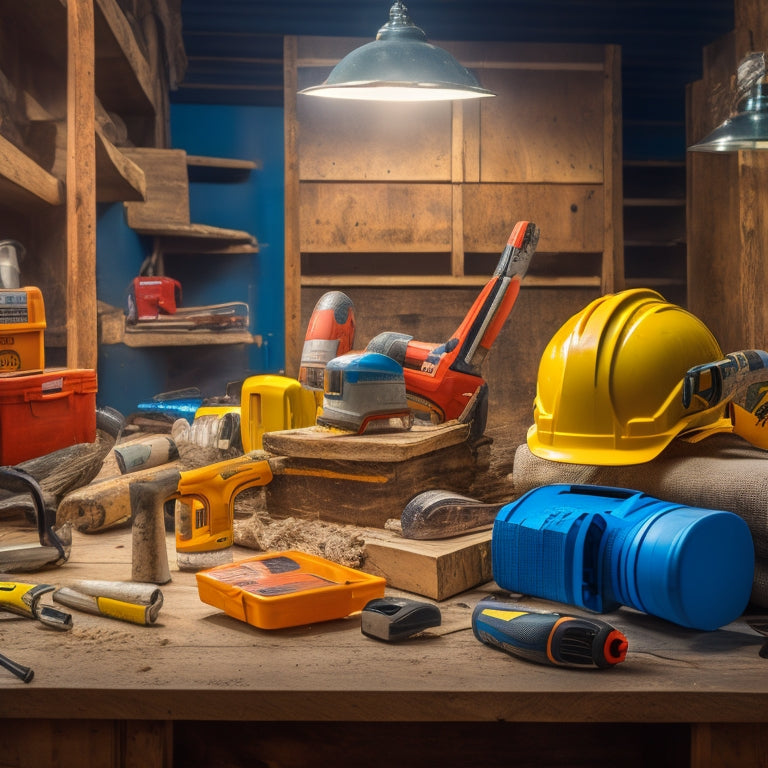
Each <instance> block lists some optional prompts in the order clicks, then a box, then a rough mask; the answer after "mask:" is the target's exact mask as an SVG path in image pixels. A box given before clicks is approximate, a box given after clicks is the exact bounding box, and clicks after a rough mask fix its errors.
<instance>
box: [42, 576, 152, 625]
mask: <svg viewBox="0 0 768 768" xmlns="http://www.w3.org/2000/svg"><path fill="white" fill-rule="evenodd" d="M53 599H54V601H55V602H57V603H61V604H62V605H66V606H68V607H69V608H77V609H78V610H81V611H85V612H86V613H92V614H96V615H100V616H108V617H109V618H112V619H120V620H122V621H130V622H131V623H133V624H145V625H146V624H154V623H155V621H156V620H157V615H158V613H159V612H160V608H161V607H162V605H163V593H162V592H161V591H160V590H159V589H158V588H157V587H155V586H154V585H151V586H150V585H146V584H133V583H131V582H112V581H81V582H79V583H78V584H77V585H76V586H75V587H60V588H59V589H57V590H56V591H55V592H54V593H53Z"/></svg>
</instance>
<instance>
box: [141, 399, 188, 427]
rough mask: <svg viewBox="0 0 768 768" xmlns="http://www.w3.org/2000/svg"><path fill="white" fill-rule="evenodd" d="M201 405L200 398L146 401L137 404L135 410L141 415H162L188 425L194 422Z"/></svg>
mask: <svg viewBox="0 0 768 768" xmlns="http://www.w3.org/2000/svg"><path fill="white" fill-rule="evenodd" d="M202 404H203V398H202V397H196V398H187V399H184V400H148V401H146V402H143V403H139V404H138V405H137V406H136V408H137V410H138V411H141V412H142V413H147V412H150V413H162V414H165V415H168V416H173V417H174V418H176V419H186V420H187V421H188V422H189V423H190V424H191V423H192V422H193V421H194V418H195V414H196V413H197V409H198V408H199V407H200V406H201V405H202Z"/></svg>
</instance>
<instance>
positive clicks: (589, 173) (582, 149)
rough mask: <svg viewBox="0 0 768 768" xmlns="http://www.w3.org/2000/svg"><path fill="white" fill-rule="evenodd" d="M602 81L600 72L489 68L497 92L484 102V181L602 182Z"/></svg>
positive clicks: (488, 82)
mask: <svg viewBox="0 0 768 768" xmlns="http://www.w3.org/2000/svg"><path fill="white" fill-rule="evenodd" d="M603 82H604V76H603V73H602V72H601V71H598V72H591V71H590V72H570V71H566V72H562V71H557V70H553V71H528V70H522V71H518V70H503V69H499V70H491V71H485V72H484V73H483V84H484V86H485V87H486V88H490V89H491V90H492V91H494V92H495V93H496V94H497V96H496V98H493V99H483V100H482V104H481V105H480V114H481V118H480V181H481V182H488V183H498V182H529V183H536V184H541V183H544V182H552V183H557V184H602V183H603V181H604V179H603V175H604V155H603V146H604V141H605V135H604V127H605V126H604V122H603V114H604V113H603ZM601 231H602V230H601Z"/></svg>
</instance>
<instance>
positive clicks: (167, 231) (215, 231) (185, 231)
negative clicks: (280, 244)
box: [133, 224, 256, 245]
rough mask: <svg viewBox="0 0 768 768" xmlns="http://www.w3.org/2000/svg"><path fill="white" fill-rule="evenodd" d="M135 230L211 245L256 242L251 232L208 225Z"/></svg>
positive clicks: (135, 228) (144, 233)
mask: <svg viewBox="0 0 768 768" xmlns="http://www.w3.org/2000/svg"><path fill="white" fill-rule="evenodd" d="M133 229H134V230H135V231H136V232H138V233H139V234H140V235H153V236H155V237H167V238H182V239H188V240H193V241H194V240H201V241H210V242H211V243H215V242H220V241H225V242H226V243H228V244H232V245H237V244H239V245H255V244H256V240H255V238H254V236H253V235H251V234H250V233H249V232H244V231H242V230H239V229H225V228H223V227H211V226H209V225H207V224H169V225H167V226H155V227H148V226H135V227H133Z"/></svg>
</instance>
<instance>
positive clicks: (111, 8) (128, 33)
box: [94, 0, 157, 114]
mask: <svg viewBox="0 0 768 768" xmlns="http://www.w3.org/2000/svg"><path fill="white" fill-rule="evenodd" d="M94 17H95V18H94V23H95V36H96V67H95V75H96V91H97V94H98V96H99V98H100V99H101V102H102V104H104V106H105V107H106V108H107V109H109V110H112V111H115V112H119V113H129V114H131V113H138V114H154V113H155V111H156V108H157V107H156V104H155V98H154V95H153V94H154V78H153V75H152V70H151V68H150V65H149V62H148V61H147V59H146V57H145V56H144V53H143V52H142V51H141V49H140V48H139V46H138V44H137V42H136V38H135V36H134V33H133V30H132V29H131V25H130V23H129V22H128V19H127V18H126V17H125V14H124V13H123V12H122V10H121V9H120V6H119V4H118V2H117V0H94ZM116 52H119V53H120V55H115V53H116Z"/></svg>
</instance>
